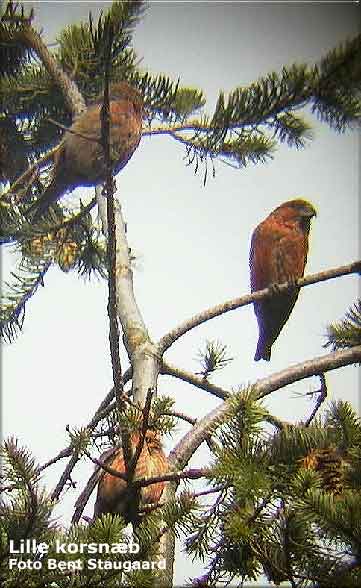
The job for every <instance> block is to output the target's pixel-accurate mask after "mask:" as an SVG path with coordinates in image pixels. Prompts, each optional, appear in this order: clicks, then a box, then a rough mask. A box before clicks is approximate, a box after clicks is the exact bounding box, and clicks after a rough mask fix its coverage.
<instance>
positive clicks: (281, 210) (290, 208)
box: [273, 198, 317, 234]
mask: <svg viewBox="0 0 361 588" xmlns="http://www.w3.org/2000/svg"><path fill="white" fill-rule="evenodd" d="M273 214H275V215H276V216H277V217H278V218H280V219H281V220H282V221H283V222H285V223H297V224H298V225H299V227H300V228H301V229H302V231H303V232H304V233H307V234H308V233H309V231H310V224H311V219H312V218H313V217H314V216H317V213H316V209H315V207H314V206H313V205H312V204H311V203H310V202H308V201H307V200H303V199H302V198H297V199H295V200H288V201H287V202H284V203H283V204H281V205H280V206H278V207H277V208H276V209H275V210H274V212H273Z"/></svg>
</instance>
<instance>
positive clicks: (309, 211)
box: [301, 206, 317, 218]
mask: <svg viewBox="0 0 361 588" xmlns="http://www.w3.org/2000/svg"><path fill="white" fill-rule="evenodd" d="M301 214H302V216H304V217H305V218H312V217H314V216H317V212H316V210H315V209H314V208H313V207H312V206H307V207H305V208H304V209H303V210H302V212H301Z"/></svg>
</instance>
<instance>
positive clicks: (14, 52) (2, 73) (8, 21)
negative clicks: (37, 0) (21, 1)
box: [0, 2, 33, 78]
mask: <svg viewBox="0 0 361 588" xmlns="http://www.w3.org/2000/svg"><path fill="white" fill-rule="evenodd" d="M1 12H2V15H1V19H0V78H3V77H6V76H14V75H16V74H17V73H18V72H19V70H20V69H21V68H22V67H23V66H24V65H25V64H26V63H28V62H29V60H30V59H31V57H32V52H31V50H30V49H29V47H27V45H26V44H25V43H24V42H23V41H21V40H20V38H21V35H19V33H20V32H22V31H23V30H24V29H26V28H27V27H28V26H29V24H30V22H31V20H32V17H33V11H31V12H30V14H29V15H26V14H25V11H24V8H23V7H22V6H19V5H17V4H16V3H13V2H9V3H8V4H7V5H6V8H5V10H4V11H3V10H2V7H1ZM19 37H20V38H19Z"/></svg>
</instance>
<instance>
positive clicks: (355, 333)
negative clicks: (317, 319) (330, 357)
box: [324, 300, 361, 350]
mask: <svg viewBox="0 0 361 588" xmlns="http://www.w3.org/2000/svg"><path fill="white" fill-rule="evenodd" d="M327 338H328V341H327V343H325V345H324V347H332V349H334V350H337V349H347V348H349V347H354V346H355V345H361V300H358V301H357V302H356V303H355V304H354V305H353V306H352V307H351V308H350V309H349V310H348V311H347V313H346V315H345V318H344V319H342V320H341V321H339V322H338V323H333V324H331V325H329V326H328V327H327Z"/></svg>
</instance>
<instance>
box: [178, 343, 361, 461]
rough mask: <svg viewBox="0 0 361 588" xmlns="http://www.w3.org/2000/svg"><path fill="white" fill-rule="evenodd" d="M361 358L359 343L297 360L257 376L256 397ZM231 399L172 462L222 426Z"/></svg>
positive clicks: (182, 443) (196, 428) (190, 437)
mask: <svg viewBox="0 0 361 588" xmlns="http://www.w3.org/2000/svg"><path fill="white" fill-rule="evenodd" d="M360 359H361V346H357V347H353V348H352V349H348V350H345V351H336V352H332V353H329V354H327V355H325V356H322V357H316V358H314V359H310V360H308V361H305V362H302V363H299V364H296V365H294V366H291V367H289V368H287V369H285V370H283V371H281V372H277V373H276V374H272V375H271V376H268V377H267V378H263V379H260V380H258V381H257V382H256V383H255V384H254V390H255V399H258V400H260V399H261V398H264V397H265V396H268V395H269V394H271V393H272V392H274V391H276V390H280V389H281V388H283V387H284V386H287V385H289V384H292V383H294V382H297V381H299V380H303V379H305V378H309V377H311V376H316V375H320V374H323V373H326V372H328V371H331V370H335V369H338V368H340V367H343V366H346V365H352V364H354V363H357V362H358V361H360ZM230 403H232V397H230V398H229V399H227V400H226V401H225V402H223V403H222V404H221V405H220V406H217V407H216V408H215V409H214V410H213V411H211V412H210V413H209V414H208V415H206V416H205V417H203V418H202V419H201V420H200V421H199V422H198V423H197V424H196V425H195V426H194V428H193V429H192V431H190V432H189V433H187V434H186V435H185V437H183V439H182V440H181V441H180V442H179V443H178V444H177V446H176V447H175V448H174V449H173V451H172V452H171V453H170V455H169V462H170V464H171V465H172V466H173V467H177V468H178V469H181V468H182V467H184V465H186V463H188V461H189V459H190V457H191V456H192V455H193V453H194V452H195V451H196V450H197V449H198V447H199V446H200V444H201V443H203V441H204V439H205V437H206V435H208V434H209V432H210V431H214V427H215V425H217V426H219V425H220V424H221V423H222V422H223V419H225V418H227V417H228V411H229V408H230Z"/></svg>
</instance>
